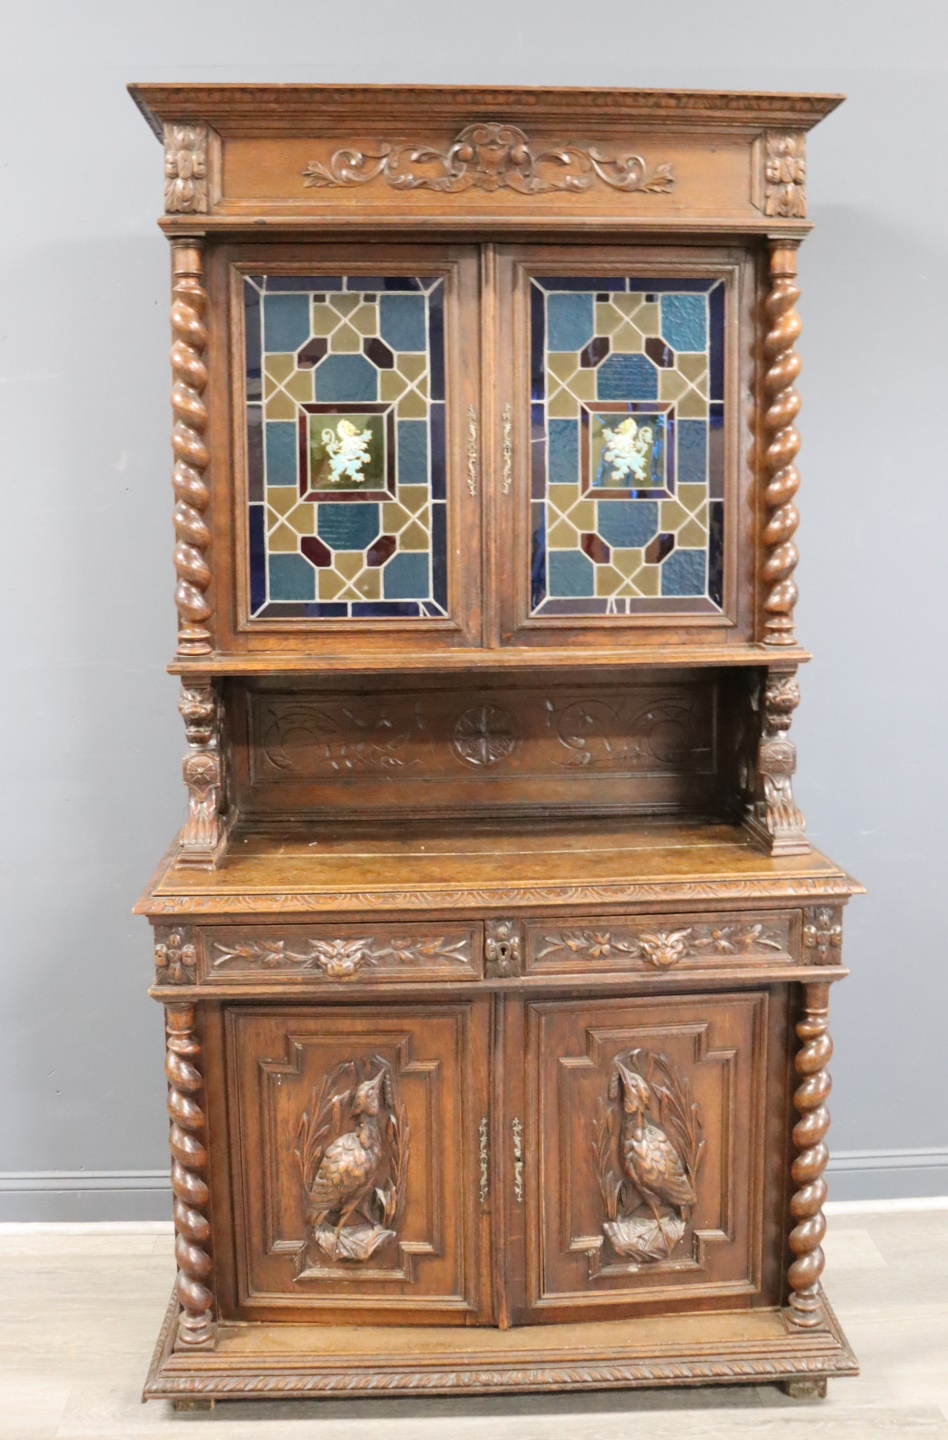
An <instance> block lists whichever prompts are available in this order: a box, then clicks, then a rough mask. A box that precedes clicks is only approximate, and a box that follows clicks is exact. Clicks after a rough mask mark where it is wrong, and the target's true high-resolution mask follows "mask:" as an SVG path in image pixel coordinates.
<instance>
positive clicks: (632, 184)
mask: <svg viewBox="0 0 948 1440" xmlns="http://www.w3.org/2000/svg"><path fill="white" fill-rule="evenodd" d="M302 173H303V184H304V185H305V186H307V187H308V188H319V187H328V186H351V185H367V184H368V183H369V182H370V181H372V180H375V179H377V178H378V177H379V176H381V177H382V178H383V179H384V181H385V183H386V184H387V185H390V186H391V187H392V189H394V190H438V191H441V192H443V193H447V194H456V193H457V192H459V191H462V190H471V189H478V190H489V191H493V190H515V191H516V192H517V193H518V194H520V195H542V194H545V193H548V192H549V191H554V190H567V191H573V192H579V191H584V190H588V189H589V188H590V186H591V185H592V184H593V183H594V182H595V181H596V180H597V179H598V180H600V181H602V183H603V184H604V185H608V186H609V187H610V189H613V190H622V191H625V192H630V191H639V192H648V193H652V194H655V193H658V194H667V193H668V192H669V191H670V190H671V188H672V185H673V184H674V176H673V175H672V169H671V166H670V165H667V164H662V165H657V166H656V167H655V169H654V170H652V171H651V172H650V171H649V169H648V166H647V164H646V162H645V160H644V159H643V158H642V156H641V155H636V154H633V153H632V152H631V151H626V152H623V153H621V154H618V155H615V156H608V155H604V154H603V153H602V152H601V151H600V150H598V149H596V148H595V147H593V146H583V145H564V146H561V147H559V148H555V149H549V150H535V149H534V147H533V145H532V144H531V142H530V140H529V138H528V137H527V135H526V134H525V132H524V131H523V130H521V129H520V128H519V127H518V126H517V125H503V124H498V123H496V122H493V121H491V122H486V121H485V122H478V123H477V124H474V125H466V126H465V127H464V129H463V130H462V131H461V132H460V134H459V135H458V136H457V137H456V139H455V141H454V144H453V145H450V146H449V147H448V148H447V149H446V150H434V149H431V148H430V147H429V146H426V145H392V144H388V143H386V144H383V145H380V146H379V148H378V150H377V152H376V153H374V154H371V153H366V152H364V151H362V150H356V149H349V148H344V149H340V150H336V151H334V153H333V154H332V156H331V157H330V158H329V160H328V162H327V163H326V164H323V163H321V162H320V161H318V160H311V161H310V162H309V164H308V165H307V166H306V169H305V170H304V171H303V172H302Z"/></svg>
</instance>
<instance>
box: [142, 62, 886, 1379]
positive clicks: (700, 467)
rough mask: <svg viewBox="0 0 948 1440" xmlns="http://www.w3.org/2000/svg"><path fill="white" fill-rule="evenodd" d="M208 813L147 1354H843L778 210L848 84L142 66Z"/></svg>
mask: <svg viewBox="0 0 948 1440" xmlns="http://www.w3.org/2000/svg"><path fill="white" fill-rule="evenodd" d="M132 93H133V95H134V98H135V99H136V101H137V102H138V104H139V106H140V107H141V109H142V110H143V112H144V114H145V116H146V118H147V119H148V120H149V123H151V124H152V126H153V127H154V129H155V131H156V133H157V134H158V135H159V137H160V138H161V139H162V140H163V143H164V154H165V212H166V213H165V217H164V219H163V221H162V222H161V223H162V226H163V228H164V230H165V232H166V234H167V236H168V239H169V241H170V244H171V258H172V288H173V303H172V331H173V345H172V351H171V364H172V372H173V390H172V405H173V410H174V435H173V444H174V495H175V509H174V523H175V530H176V535H177V545H176V549H175V566H176V570H177V591H176V603H177V609H178V616H179V639H178V648H177V654H176V656H175V658H174V661H173V664H172V666H171V669H172V671H173V672H174V673H175V674H177V675H179V676H180V678H181V687H182V688H181V713H182V716H183V718H184V724H185V729H186V733H187V742H188V749H187V754H186V756H185V760H184V781H185V785H186V788H187V796H188V806H189V808H188V815H187V819H186V821H185V824H184V826H183V828H182V830H181V833H180V835H179V836H178V837H177V838H176V839H175V841H174V842H173V844H172V846H171V848H170V850H169V852H168V854H167V855H166V856H165V859H164V860H163V862H162V864H161V866H160V868H159V870H158V872H157V874H156V876H155V878H154V879H153V881H152V883H151V884H150V885H149V887H148V889H147V891H146V893H145V895H144V897H143V899H142V900H141V902H140V904H139V907H138V908H139V911H140V912H141V913H142V914H145V915H147V916H148V917H149V919H150V920H151V923H152V925H153V926H154V934H155V944H156V952H155V953H156V967H157V968H156V978H155V985H154V988H153V990H152V992H151V993H152V994H153V995H154V997H155V998H156V999H157V1000H158V1001H160V1002H161V1004H162V1005H163V1006H164V1010H165V1016H166V1024H167V1075H168V1085H169V1089H168V1106H169V1111H170V1115H171V1150H172V1155H173V1167H172V1185H173V1190H174V1196H175V1200H174V1217H175V1226H176V1231H177V1258H178V1280H177V1285H176V1290H175V1296H174V1299H173V1302H172V1306H171V1309H170V1310H169V1312H168V1318H167V1322H166V1324H165V1326H164V1329H163V1331H162V1335H161V1338H160V1341H159V1345H158V1350H157V1352H156V1356H155V1362H154V1365H153V1368H152V1371H151V1374H150V1375H149V1378H148V1381H147V1385H146V1389H145V1394H146V1396H167V1397H172V1398H173V1399H174V1400H175V1401H176V1403H177V1404H178V1405H179V1406H181V1407H188V1406H201V1405H207V1404H210V1403H213V1400H214V1399H215V1397H218V1398H220V1397H228V1396H241V1395H264V1396H267V1395H273V1394H287V1395H307V1396H311V1395H319V1394H322V1393H331V1394H337V1393H338V1392H339V1391H347V1392H348V1391H352V1392H357V1393H358V1392H362V1391H371V1392H372V1393H373V1394H378V1393H381V1392H386V1391H388V1392H398V1391H400V1390H410V1391H412V1392H413V1393H414V1392H418V1391H425V1392H429V1393H433V1394H436V1393H445V1392H454V1391H468V1392H477V1391H480V1392H495V1391H504V1390H507V1391H515V1390H531V1389H535V1390H542V1389H559V1388H566V1387H580V1388H582V1387H586V1388H594V1387H600V1386H636V1385H672V1384H679V1383H702V1384H703V1383H706V1382H712V1381H723V1382H728V1383H731V1382H735V1381H747V1382H752V1383H753V1382H759V1381H760V1380H761V1379H765V1380H778V1381H781V1382H783V1383H784V1384H785V1385H786V1386H787V1388H788V1389H789V1390H790V1392H791V1393H793V1394H805V1395H814V1394H821V1393H823V1392H824V1390H825V1384H826V1377H827V1376H830V1375H836V1374H851V1373H854V1371H855V1368H856V1365H855V1360H854V1358H853V1355H852V1353H851V1351H850V1349H849V1347H848V1346H847V1344H846V1341H845V1339H844V1337H843V1336H842V1334H841V1333H840V1330H839V1328H838V1326H837V1324H836V1321H835V1319H834V1317H833V1313H832V1311H831V1310H830V1308H829V1306H828V1304H827V1302H826V1300H825V1298H824V1296H823V1293H822V1290H821V1287H820V1274H821V1271H822V1268H823V1258H822V1253H821V1250H820V1240H821V1237H822V1234H823V1229H824V1221H823V1215H822V1209H821V1206H822V1203H823V1200H824V1197H825V1185H824V1181H823V1171H824V1169H825V1166H826V1161H827V1151H826V1146H825V1140H824V1137H825V1133H826V1130H827V1126H828V1123H829V1115H828V1112H827V1110H826V1107H825V1100H826V1097H827V1094H828V1091H829V1086H830V1081H829V1074H828V1071H827V1060H828V1058H829V1055H830V1050H831V1045H830V1040H829V1038H828V1034H827V1003H828V996H829V989H830V984H831V982H833V981H835V980H838V979H840V978H841V977H842V976H843V975H844V974H845V973H846V972H845V970H844V969H843V968H842V964H841V950H840V942H841V915H842V907H843V906H844V905H845V903H846V901H847V899H848V897H849V896H850V895H852V894H853V893H855V892H856V891H857V890H858V889H859V886H858V885H857V884H856V883H855V882H854V881H853V880H851V879H850V878H849V877H848V876H847V875H846V874H845V873H844V872H843V871H841V870H840V869H839V868H838V867H837V866H836V865H834V864H832V863H831V862H830V861H829V860H827V859H825V858H824V857H823V856H822V855H820V854H817V853H816V852H815V851H813V850H812V849H811V848H810V847H809V845H808V843H807V840H806V838H805V835H804V824H803V818H802V816H801V814H800V812H799V810H798V809H797V807H796V805H795V802H794V798H793V793H792V777H793V772H794V767H795V749H794V745H793V742H792V740H791V739H790V737H789V731H790V724H791V718H792V715H793V711H794V709H795V707H796V705H797V701H798V688H797V678H796V677H797V670H798V667H799V666H800V664H801V663H802V662H803V661H805V660H806V659H807V655H806V653H805V651H804V650H803V649H802V648H801V647H800V645H799V644H798V642H797V639H796V636H795V633H794V619H793V612H794V602H795V599H796V593H797V592H796V587H795V585H794V579H793V572H794V567H795V565H796V560H797V552H796V549H795V547H794V541H793V536H794V531H795V529H796V525H797V511H796V508H795V493H796V490H797V486H798V475H797V471H796V468H795V464H794V462H795V457H796V452H797V449H798V443H799V442H798V436H797V431H796V428H795V424H796V415H797V409H798V396H797V392H796V390H795V388H794V382H795V379H796V376H797V373H798V370H799V360H798V358H797V353H796V349H795V342H796V340H797V336H798V333H799V328H800V326H799V321H798V319H797V314H796V310H795V304H796V301H797V297H798V291H797V287H796V281H795V271H796V265H795V261H796V251H797V247H798V245H799V243H800V241H801V240H802V239H803V237H804V236H805V235H806V233H807V231H808V229H809V223H808V221H807V219H806V204H805V160H804V144H805V135H806V132H807V131H808V130H809V129H810V128H811V127H812V126H813V125H814V124H815V122H816V121H818V120H819V119H821V118H822V117H823V116H824V115H826V114H827V113H828V112H829V111H830V110H832V109H833V108H834V106H835V105H836V104H837V103H838V99H839V97H836V96H812V95H767V94H715V93H710V92H709V93H695V94H691V93H683V92H651V91H608V92H606V91H591V92H590V91H577V90H477V89H464V90H462V89H458V90H454V89H430V90H429V89H418V88H391V89H388V88H356V87H341V88H326V87H319V86H226V85H222V86H215V85H207V86H191V85H188V86H177V85H171V86H162V85H142V86H135V87H133V90H132Z"/></svg>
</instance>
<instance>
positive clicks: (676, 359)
mask: <svg viewBox="0 0 948 1440" xmlns="http://www.w3.org/2000/svg"><path fill="white" fill-rule="evenodd" d="M496 273H497V277H498V282H497V283H498V292H499V297H500V300H499V304H498V307H497V314H498V330H499V338H498V357H499V358H498V397H497V399H498V407H499V409H500V415H501V424H502V426H503V429H504V436H503V444H502V450H503V454H504V477H503V481H502V483H501V484H500V485H499V486H497V487H496V488H497V490H498V492H499V493H498V495H497V497H496V506H497V514H498V516H499V519H498V520H497V521H496V522H495V534H496V536H497V545H498V561H499V565H500V577H501V578H500V582H499V585H498V590H499V610H498V614H497V616H496V617H495V619H496V624H497V625H498V626H499V636H500V639H501V640H502V641H503V642H504V643H512V644H517V645H557V644H564V643H567V642H569V641H570V640H574V641H575V640H576V639H581V640H582V642H583V644H584V645H586V646H590V647H593V648H595V647H597V646H598V647H601V648H607V647H609V646H613V647H614V646H615V645H616V644H617V643H622V644H628V643H629V640H630V638H633V636H634V641H635V643H636V644H642V645H648V644H654V643H660V642H664V643H667V640H668V631H669V628H670V627H674V629H675V631H676V632H677V637H676V638H682V639H685V640H687V641H689V642H690V643H695V644H701V643H705V642H708V643H717V644H721V643H722V641H724V640H725V639H726V637H728V636H729V635H730V634H731V632H732V631H735V630H736V631H737V634H738V635H743V636H744V637H745V638H749V637H750V636H751V624H752V600H753V583H754V582H753V576H752V574H750V573H748V574H745V575H742V576H741V577H740V582H739V577H738V574H737V564H736V551H737V544H738V538H739V531H738V524H739V521H740V523H741V525H743V527H744V529H745V530H746V527H747V515H746V513H745V514H744V517H743V519H741V515H742V510H743V508H744V507H745V506H746V505H752V496H751V493H750V486H751V473H750V469H749V465H748V461H747V459H746V453H745V452H747V451H748V450H749V449H750V448H751V441H752V438H753V437H752V432H751V431H749V430H748V431H747V432H746V433H744V434H743V435H742V433H741V425H742V424H746V419H745V418H744V417H745V416H746V413H747V411H748V409H749V408H750V407H748V405H747V404H746V401H747V400H748V399H749V398H750V391H751V386H752V381H753V375H752V370H751V363H750V360H749V358H747V355H745V357H744V359H743V360H742V358H741V356H742V350H743V351H746V352H748V354H749V353H750V351H751V349H752V347H751V346H749V345H747V346H743V347H742V346H741V344H740V343H739V336H740V329H741V326H740V317H741V310H742V308H743V309H744V310H745V311H746V312H747V324H746V329H747V330H749V329H750V323H749V307H750V305H751V304H752V303H753V297H754V293H755V285H754V269H753V264H752V262H751V261H749V260H748V259H747V257H746V256H742V255H741V253H740V252H737V251H734V250H725V249H717V250H714V249H709V248H704V249H702V250H701V251H700V252H697V251H694V252H692V251H689V250H687V249H685V248H682V247H670V246H668V247H662V248H657V247H651V248H645V247H634V248H633V247H622V248H619V247H615V246H600V247H595V246H593V247H589V246H586V247H583V248H582V249H579V248H575V249H573V248H571V247H570V246H558V247H556V248H553V247H550V248H546V249H538V248H535V249H524V248H515V249H514V248H512V249H509V250H507V251H505V252H502V253H501V256H500V259H499V263H498V266H497V272H496ZM751 413H752V410H751ZM750 513H753V512H752V510H751V512H750ZM744 568H745V569H746V570H747V571H748V572H750V570H751V569H752V567H744ZM732 638H733V637H732Z"/></svg>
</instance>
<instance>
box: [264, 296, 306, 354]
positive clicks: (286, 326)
mask: <svg viewBox="0 0 948 1440" xmlns="http://www.w3.org/2000/svg"><path fill="white" fill-rule="evenodd" d="M309 332H310V324H309V296H308V295H268V296H267V297H266V299H265V300H264V302H263V338H264V343H265V345H266V348H267V351H268V353H269V354H271V355H272V354H273V353H274V352H281V351H286V350H298V349H299V348H300V346H301V345H302V344H303V343H304V342H305V341H306V340H308V339H309Z"/></svg>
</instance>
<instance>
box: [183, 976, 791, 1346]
mask: <svg viewBox="0 0 948 1440" xmlns="http://www.w3.org/2000/svg"><path fill="white" fill-rule="evenodd" d="M215 1011H216V1014H217V1015H218V1020H217V1022H214V1023H213V1024H212V1026H211V1028H212V1029H213V1030H216V1033H217V1036H218V1040H217V1044H216V1049H217V1051H218V1053H219V1054H220V1056H221V1061H222V1069H223V1077H224V1083H223V1085H221V1086H215V1085H212V1086H211V1087H210V1089H211V1101H212V1104H211V1115H210V1122H211V1141H212V1144H211V1151H212V1156H213V1154H214V1153H218V1154H220V1153H221V1151H222V1150H225V1151H226V1154H227V1156H228V1157H229V1171H228V1172H227V1173H226V1174H225V1173H222V1172H221V1170H220V1167H219V1166H218V1167H217V1170H216V1172H215V1174H213V1175H212V1186H211V1191H212V1197H213V1202H212V1203H213V1205H214V1231H215V1271H216V1274H217V1277H218V1301H219V1305H220V1310H221V1315H222V1318H223V1319H224V1320H225V1322H226V1320H228V1319H231V1320H257V1321H261V1320H263V1321H277V1322H279V1321H293V1322H296V1323H303V1322H306V1323H312V1322H314V1321H315V1322H317V1323H327V1324H339V1323H348V1324H353V1323H364V1324H395V1325H412V1324H428V1325H446V1324H448V1325H450V1324H460V1325H484V1324H488V1325H489V1324H500V1325H502V1326H503V1325H508V1324H537V1323H542V1322H547V1321H562V1320H568V1319H573V1320H577V1321H579V1320H585V1321H590V1320H599V1319H616V1318H624V1317H628V1318H632V1317H635V1316H637V1315H647V1314H660V1313H667V1314H672V1313H675V1312H677V1311H681V1310H688V1311H691V1312H693V1311H696V1310H712V1309H713V1310H726V1309H739V1308H752V1307H755V1306H776V1305H780V1304H781V1302H782V1299H783V1293H782V1285H783V1281H782V1274H783V1272H784V1270H785V1266H784V1263H783V1259H784V1241H783V1238H782V1237H783V1235H784V1233H785V1228H786V1227H785V1218H786V1217H785V1209H786V1204H785V1195H786V1181H787V1172H786V1167H787V1163H788V1144H789V1135H790V1128H791V1123H792V1122H791V1120H790V1115H789V1106H790V1099H789V1097H790V1094H791V1086H790V1083H789V1070H788V1066H789V1061H790V1051H789V1040H788V1034H789V1018H790V1017H789V1013H788V1011H789V987H787V986H781V985H773V986H768V987H761V988H759V989H753V990H752V989H741V990H734V991H730V992H727V993H721V992H717V993H713V994H694V995H688V994H686V995H676V996H667V997H652V996H640V997H629V996H627V995H626V996H623V995H615V994H613V995H610V996H600V997H597V996H595V995H586V996H584V997H583V998H582V999H575V998H573V999H561V998H549V999H547V998H542V997H537V998H529V997H526V998H525V997H522V996H520V995H517V994H508V995H495V996H494V997H489V996H488V997H482V998H478V999H470V1000H453V1001H451V1002H450V1003H449V1002H447V1001H444V1002H441V1001H437V1000H419V1001H416V1002H413V1003H411V1004H397V1003H393V1002H392V1001H391V1000H390V999H388V998H387V997H386V1000H385V1002H384V1003H383V1004H378V1003H376V1004H372V1003H370V1002H368V1001H366V1002H364V1003H359V1004H349V1005H329V1004H326V1005H310V1004H302V1003H301V1004H287V1003H276V1004H274V1003H269V1004H257V1003H252V1002H249V1001H248V1002H236V1003H230V1004H225V1005H224V1006H223V1007H222V1008H221V1009H217V1007H215ZM210 1049H211V1051H213V1050H214V1049H215V1045H214V1043H213V1042H212V1044H211V1047H210ZM209 1060H211V1066H212V1068H213V1060H212V1058H211V1056H210V1055H209ZM215 1096H216V1099H215ZM225 1112H226V1113H225ZM225 1127H226V1130H227V1143H226V1146H222V1145H221V1144H220V1141H219V1137H220V1135H221V1130H222V1129H223V1128H225ZM214 1168H215V1167H214V1166H213V1164H212V1170H213V1169H214Z"/></svg>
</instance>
